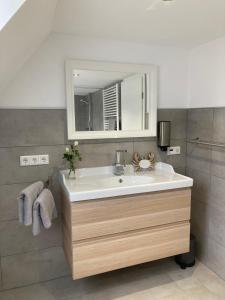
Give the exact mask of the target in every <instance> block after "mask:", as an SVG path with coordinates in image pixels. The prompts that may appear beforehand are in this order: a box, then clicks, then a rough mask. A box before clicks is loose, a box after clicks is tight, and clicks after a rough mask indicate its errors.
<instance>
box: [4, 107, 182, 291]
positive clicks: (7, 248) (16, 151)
mask: <svg viewBox="0 0 225 300" xmlns="http://www.w3.org/2000/svg"><path fill="white" fill-rule="evenodd" d="M65 116H66V112H65V110H0V260H1V264H2V275H3V278H2V280H3V288H4V289H8V288H14V287H19V286H23V285H28V284H31V283H35V282H39V281H43V280H48V279H52V278H56V277H59V276H64V275H65V274H69V271H68V267H67V264H66V262H65V257H64V254H63V251H62V248H61V243H62V241H61V240H62V237H61V221H60V215H61V210H60V186H59V184H58V177H57V174H58V173H57V170H58V168H66V164H65V162H64V161H63V160H62V153H63V152H64V150H65V147H66V144H67V143H68V141H67V136H66V121H65V118H66V117H65ZM186 116H187V111H186V110H163V111H162V112H160V111H159V118H162V119H164V118H166V119H169V120H171V121H172V132H171V137H172V140H171V144H172V145H178V146H179V145H180V146H181V151H182V153H181V155H179V156H176V157H175V156H174V157H167V155H166V154H165V153H163V152H161V151H160V150H159V148H158V147H157V143H156V139H155V138H135V139H133V138H130V139H118V140H115V139H109V140H88V141H81V142H80V150H81V154H82V157H83V160H82V161H81V162H80V163H79V167H95V166H104V165H111V164H113V163H114V162H115V151H116V150H117V149H127V151H128V153H127V162H128V163H130V162H131V161H132V155H133V152H134V151H138V152H140V154H142V155H144V154H146V153H148V152H149V151H153V152H155V154H156V159H157V160H158V161H165V162H166V161H167V162H168V163H171V164H173V166H174V167H175V169H176V170H177V171H180V172H184V170H185V153H186V145H185V139H186ZM45 153H46V154H49V156H50V164H49V165H47V166H33V167H20V166H19V156H20V155H32V154H45ZM48 176H51V185H50V188H51V190H52V192H53V194H54V198H55V200H56V204H57V209H58V212H59V218H58V220H56V221H55V222H54V224H53V227H52V228H51V229H49V230H45V231H43V232H42V233H41V234H40V235H39V236H37V237H33V236H32V234H31V228H30V227H24V226H22V225H20V224H19V223H18V222H17V200H16V198H17V196H18V194H19V192H20V191H21V190H22V189H24V188H25V187H26V186H27V184H28V183H31V182H34V181H36V180H40V179H42V180H46V179H47V178H48ZM9 296H10V295H9Z"/></svg>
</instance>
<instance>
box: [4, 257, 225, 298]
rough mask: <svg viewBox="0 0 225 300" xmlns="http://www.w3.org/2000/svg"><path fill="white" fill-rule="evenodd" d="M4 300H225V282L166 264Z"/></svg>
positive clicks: (64, 281) (47, 285)
mask: <svg viewBox="0 0 225 300" xmlns="http://www.w3.org/2000/svg"><path fill="white" fill-rule="evenodd" d="M0 299H1V300H111V299H116V300H136V299H137V300H155V299H162V300H183V299H185V300H188V299H190V300H213V299H220V300H224V299H225V282H224V281H223V280H222V279H220V278H219V277H218V276H217V275H216V274H215V273H213V272H212V271H210V270H209V269H208V268H206V267H205V266H204V265H203V264H201V263H199V262H198V263H197V264H196V266H195V267H193V268H189V269H186V270H181V269H180V268H179V267H178V266H177V265H176V264H175V263H174V262H173V261H172V260H162V261H158V262H154V263H148V264H144V265H141V266H135V267H132V268H127V269H123V270H118V271H114V272H111V273H106V274H102V275H98V276H93V277H90V278H87V279H82V280H77V281H72V279H71V278H70V277H63V278H60V279H56V280H52V281H48V282H44V283H41V284H35V285H31V286H28V287H23V288H17V289H13V290H10V291H4V292H1V293H0Z"/></svg>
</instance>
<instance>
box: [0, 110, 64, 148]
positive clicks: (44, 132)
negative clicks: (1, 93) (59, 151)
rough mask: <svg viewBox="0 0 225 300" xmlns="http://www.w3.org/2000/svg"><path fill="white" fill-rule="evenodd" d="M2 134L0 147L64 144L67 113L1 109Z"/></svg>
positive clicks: (61, 111)
mask: <svg viewBox="0 0 225 300" xmlns="http://www.w3.org/2000/svg"><path fill="white" fill-rule="evenodd" d="M0 132H1V134H0V147H7V146H30V145H57V144H64V143H65V141H66V111H65V110H63V109H21V110H18V109H0Z"/></svg>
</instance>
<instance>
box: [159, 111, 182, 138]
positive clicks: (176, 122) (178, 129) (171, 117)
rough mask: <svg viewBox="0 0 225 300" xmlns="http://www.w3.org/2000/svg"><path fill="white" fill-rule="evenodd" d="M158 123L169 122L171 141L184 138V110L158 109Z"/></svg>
mask: <svg viewBox="0 0 225 300" xmlns="http://www.w3.org/2000/svg"><path fill="white" fill-rule="evenodd" d="M158 121H171V139H184V138H186V131H187V126H186V125H187V110H186V109H160V110H159V111H158Z"/></svg>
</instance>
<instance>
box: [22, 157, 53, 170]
mask: <svg viewBox="0 0 225 300" xmlns="http://www.w3.org/2000/svg"><path fill="white" fill-rule="evenodd" d="M48 164H49V155H48V154H41V155H25V156H20V166H21V167H26V166H38V165H48Z"/></svg>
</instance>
